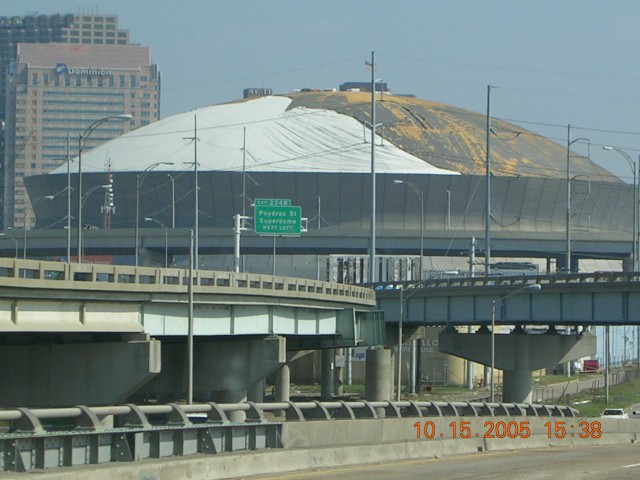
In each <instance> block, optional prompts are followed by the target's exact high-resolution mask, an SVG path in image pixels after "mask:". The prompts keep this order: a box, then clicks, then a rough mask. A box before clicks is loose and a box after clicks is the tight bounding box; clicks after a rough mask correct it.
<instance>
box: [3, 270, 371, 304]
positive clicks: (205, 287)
mask: <svg viewBox="0 0 640 480" xmlns="http://www.w3.org/2000/svg"><path fill="white" fill-rule="evenodd" d="M193 276H194V293H196V294H199V293H226V294H232V293H237V294H242V295H270V296H285V297H286V296H292V297H294V296H298V297H299V296H301V295H304V296H305V298H312V299H313V298H316V299H323V300H331V299H333V300H335V299H342V300H344V301H349V302H356V303H359V304H363V305H367V306H372V305H375V292H374V291H373V290H371V289H370V288H366V287H362V286H355V285H347V284H342V283H335V282H324V281H319V280H311V279H303V278H294V277H283V276H271V275H261V274H251V273H236V272H222V271H214V270H195V271H194V272H193ZM22 282H25V283H27V282H28V283H29V284H30V285H31V286H37V287H39V288H67V289H74V290H75V289H83V290H108V291H113V290H114V289H120V290H123V291H142V292H148V291H153V292H159V293H165V292H166V293H180V292H186V291H187V288H188V284H189V270H188V269H180V268H152V267H134V266H126V265H102V264H87V263H82V264H79V263H62V262H50V261H38V260H22V259H7V258H0V285H6V286H21V285H23V283H22ZM35 282H37V285H36V284H35Z"/></svg>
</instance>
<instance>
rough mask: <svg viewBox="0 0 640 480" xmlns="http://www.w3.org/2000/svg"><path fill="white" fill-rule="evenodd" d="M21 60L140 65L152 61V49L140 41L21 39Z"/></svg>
mask: <svg viewBox="0 0 640 480" xmlns="http://www.w3.org/2000/svg"><path fill="white" fill-rule="evenodd" d="M18 62H20V63H28V64H29V66H31V67H52V66H53V67H55V66H56V65H57V64H59V63H65V64H67V65H68V66H69V67H72V68H103V69H104V68H114V69H117V68H122V69H137V68H138V67H140V66H141V65H151V50H150V49H149V47H144V46H141V45H80V44H67V43H20V44H18Z"/></svg>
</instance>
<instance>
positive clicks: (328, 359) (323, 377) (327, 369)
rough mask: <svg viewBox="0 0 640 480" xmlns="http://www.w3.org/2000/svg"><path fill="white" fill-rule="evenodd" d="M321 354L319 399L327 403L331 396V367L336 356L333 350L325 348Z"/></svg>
mask: <svg viewBox="0 0 640 480" xmlns="http://www.w3.org/2000/svg"><path fill="white" fill-rule="evenodd" d="M321 354H322V362H321V371H320V399H321V400H322V401H327V400H331V398H332V396H333V374H334V372H333V367H334V360H335V356H336V354H335V350H334V349H333V348H325V349H323V350H322V351H321Z"/></svg>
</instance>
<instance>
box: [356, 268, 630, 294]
mask: <svg viewBox="0 0 640 480" xmlns="http://www.w3.org/2000/svg"><path fill="white" fill-rule="evenodd" d="M631 282H635V283H638V282H640V272H596V273H571V274H567V273H556V274H551V275H513V276H511V275H510V276H506V275H495V276H488V277H485V276H477V277H452V278H434V279H433V280H424V281H422V282H421V284H420V289H421V290H428V289H430V288H451V287H496V286H504V287H509V286H523V285H533V284H536V283H537V284H540V285H566V284H575V283H578V284H579V283H631ZM416 283H418V281H398V282H381V283H376V284H367V285H368V286H370V287H371V288H373V289H374V290H375V291H376V292H384V291H394V290H398V289H400V288H407V287H409V286H411V285H414V284H416Z"/></svg>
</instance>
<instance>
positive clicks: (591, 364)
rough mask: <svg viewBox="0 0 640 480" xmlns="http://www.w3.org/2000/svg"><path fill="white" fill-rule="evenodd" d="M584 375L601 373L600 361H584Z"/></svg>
mask: <svg viewBox="0 0 640 480" xmlns="http://www.w3.org/2000/svg"><path fill="white" fill-rule="evenodd" d="M582 365H583V367H584V368H583V370H584V373H598V372H599V371H600V362H598V360H583V362H582Z"/></svg>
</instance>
